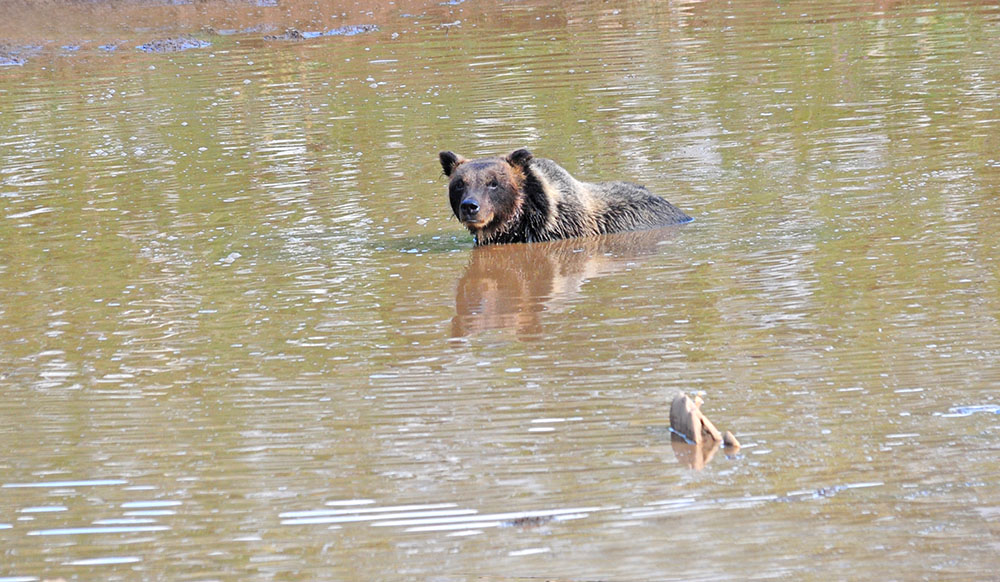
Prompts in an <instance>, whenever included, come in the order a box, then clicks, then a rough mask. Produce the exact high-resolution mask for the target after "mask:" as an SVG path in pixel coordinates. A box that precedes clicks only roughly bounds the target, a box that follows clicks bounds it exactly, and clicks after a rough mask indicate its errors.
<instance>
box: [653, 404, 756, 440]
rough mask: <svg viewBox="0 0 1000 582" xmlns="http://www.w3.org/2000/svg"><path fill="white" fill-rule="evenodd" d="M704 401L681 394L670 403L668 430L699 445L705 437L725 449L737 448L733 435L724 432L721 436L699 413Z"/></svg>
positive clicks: (705, 417)
mask: <svg viewBox="0 0 1000 582" xmlns="http://www.w3.org/2000/svg"><path fill="white" fill-rule="evenodd" d="M704 402H705V401H704V400H703V399H702V398H701V396H700V395H697V394H696V395H695V397H694V398H693V399H692V398H691V397H690V396H688V395H687V394H685V393H683V392H681V393H680V394H678V395H677V396H675V397H674V401H673V402H672V403H670V428H671V429H673V431H674V432H676V433H677V434H679V435H681V436H683V437H684V438H686V439H687V440H689V441H691V442H693V443H695V444H698V445H700V444H701V443H702V441H703V440H704V438H705V435H707V436H708V437H709V438H711V439H712V440H714V441H715V442H721V443H723V444H724V445H725V446H727V447H739V446H740V443H739V441H738V440H736V437H735V436H733V433H731V432H728V431H726V434H725V435H723V434H722V433H720V432H719V429H717V428H715V425H714V424H712V421H711V420H709V419H708V417H707V416H705V414H704V413H703V412H702V411H701V405H702V404H704Z"/></svg>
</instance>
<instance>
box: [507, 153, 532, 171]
mask: <svg viewBox="0 0 1000 582" xmlns="http://www.w3.org/2000/svg"><path fill="white" fill-rule="evenodd" d="M534 157H535V156H534V154H532V153H531V152H529V151H528V150H527V149H526V148H521V149H519V150H514V151H512V152H511V153H510V155H509V156H507V163H508V164H510V165H512V166H517V167H520V168H527V167H528V164H530V163H531V160H532V158H534Z"/></svg>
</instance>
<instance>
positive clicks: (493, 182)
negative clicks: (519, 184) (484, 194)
mask: <svg viewBox="0 0 1000 582" xmlns="http://www.w3.org/2000/svg"><path fill="white" fill-rule="evenodd" d="M487 186H488V187H489V189H490V190H496V189H497V188H498V187H499V186H500V182H497V179H496V178H493V179H492V180H490V183H489V184H487Z"/></svg>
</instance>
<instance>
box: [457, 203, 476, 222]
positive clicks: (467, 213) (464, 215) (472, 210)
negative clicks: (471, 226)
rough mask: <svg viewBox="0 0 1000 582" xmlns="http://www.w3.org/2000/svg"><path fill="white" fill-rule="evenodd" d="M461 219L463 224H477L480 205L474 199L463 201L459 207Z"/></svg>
mask: <svg viewBox="0 0 1000 582" xmlns="http://www.w3.org/2000/svg"><path fill="white" fill-rule="evenodd" d="M458 211H459V213H460V216H459V219H460V220H462V221H463V222H476V221H477V220H478V218H479V203H478V202H476V201H475V200H473V199H472V198H466V199H465V200H462V203H461V204H459V206H458Z"/></svg>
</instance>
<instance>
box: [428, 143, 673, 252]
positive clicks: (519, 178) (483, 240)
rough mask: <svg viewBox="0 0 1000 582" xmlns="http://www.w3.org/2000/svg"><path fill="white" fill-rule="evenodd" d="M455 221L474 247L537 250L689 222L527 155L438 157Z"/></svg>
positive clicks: (619, 187)
mask: <svg viewBox="0 0 1000 582" xmlns="http://www.w3.org/2000/svg"><path fill="white" fill-rule="evenodd" d="M440 158H441V167H442V168H444V173H445V175H446V176H448V177H449V178H450V180H449V182H448V195H449V198H450V200H451V209H452V211H454V213H455V216H456V217H457V218H458V220H460V221H461V222H462V224H464V225H465V227H466V228H468V229H469V232H471V233H472V236H473V237H474V238H475V243H476V245H477V246H478V245H491V244H503V243H516V242H539V241H548V240H555V239H563V238H570V237H575V236H587V235H596V234H606V233H612V232H622V231H626V230H642V229H647V228H655V227H659V226H665V225H668V224H680V223H682V222H688V221H690V220H691V217H690V216H688V215H686V214H684V213H683V212H681V210H680V209H678V208H677V207H676V206H674V205H673V204H671V203H669V202H667V201H666V200H664V199H663V198H660V197H659V196H655V195H653V194H651V193H650V192H649V190H647V189H646V188H645V187H643V186H639V185H638V184H631V183H629V182H601V183H598V184H589V183H587V182H580V181H579V180H577V179H575V178H574V177H573V176H571V175H570V174H569V172H567V171H566V170H564V169H563V168H562V167H560V166H559V165H558V164H556V163H555V162H553V161H552V160H547V159H545V158H536V157H534V156H533V155H532V153H531V152H530V151H528V150H526V149H519V150H516V151H514V152H512V153H511V154H510V155H508V156H507V157H505V158H481V159H476V160H466V159H465V158H463V157H461V156H459V155H457V154H455V153H454V152H447V151H446V152H441V153H440Z"/></svg>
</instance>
